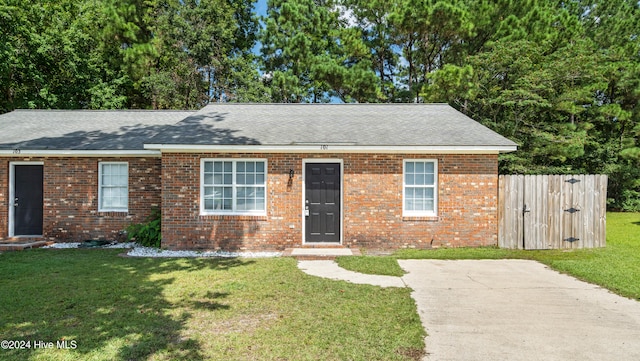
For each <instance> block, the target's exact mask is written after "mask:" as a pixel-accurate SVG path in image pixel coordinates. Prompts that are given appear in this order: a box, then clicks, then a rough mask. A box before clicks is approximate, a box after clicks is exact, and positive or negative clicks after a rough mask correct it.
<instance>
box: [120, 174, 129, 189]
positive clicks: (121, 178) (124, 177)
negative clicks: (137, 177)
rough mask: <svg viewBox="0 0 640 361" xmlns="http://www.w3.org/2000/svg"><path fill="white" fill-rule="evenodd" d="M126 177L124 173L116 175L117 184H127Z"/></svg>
mask: <svg viewBox="0 0 640 361" xmlns="http://www.w3.org/2000/svg"><path fill="white" fill-rule="evenodd" d="M128 180H129V179H128V177H127V175H126V174H123V175H121V176H119V177H118V185H122V186H126V185H128V183H129V182H128Z"/></svg>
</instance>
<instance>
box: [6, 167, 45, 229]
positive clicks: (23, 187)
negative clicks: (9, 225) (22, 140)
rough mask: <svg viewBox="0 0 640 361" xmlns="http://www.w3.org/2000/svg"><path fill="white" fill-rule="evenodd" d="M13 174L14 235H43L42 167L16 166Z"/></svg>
mask: <svg viewBox="0 0 640 361" xmlns="http://www.w3.org/2000/svg"><path fill="white" fill-rule="evenodd" d="M13 174H14V178H13V186H14V204H13V235H14V236H38V235H42V193H43V192H42V165H15V166H14V173H13Z"/></svg>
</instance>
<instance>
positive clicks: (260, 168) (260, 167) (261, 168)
mask: <svg viewBox="0 0 640 361" xmlns="http://www.w3.org/2000/svg"><path fill="white" fill-rule="evenodd" d="M256 172H259V173H264V162H256Z"/></svg>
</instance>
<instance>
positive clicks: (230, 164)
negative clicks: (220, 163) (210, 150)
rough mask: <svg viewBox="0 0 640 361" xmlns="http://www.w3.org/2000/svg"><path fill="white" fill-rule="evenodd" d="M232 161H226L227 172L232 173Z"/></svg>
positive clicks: (225, 168)
mask: <svg viewBox="0 0 640 361" xmlns="http://www.w3.org/2000/svg"><path fill="white" fill-rule="evenodd" d="M232 170H233V169H232V163H231V162H224V171H225V173H230V172H231V171H232Z"/></svg>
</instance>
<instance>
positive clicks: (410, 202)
mask: <svg viewBox="0 0 640 361" xmlns="http://www.w3.org/2000/svg"><path fill="white" fill-rule="evenodd" d="M404 208H405V209H406V210H408V211H412V210H413V199H411V198H407V199H405V200H404Z"/></svg>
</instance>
